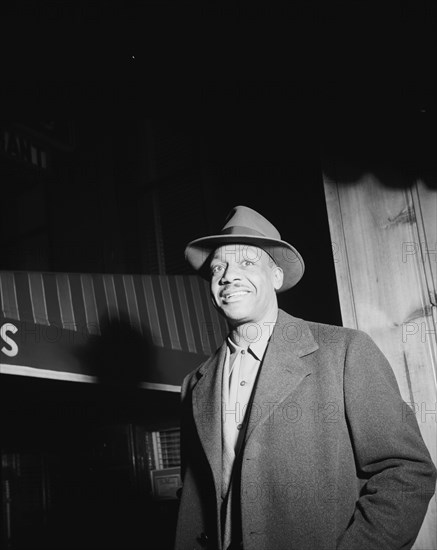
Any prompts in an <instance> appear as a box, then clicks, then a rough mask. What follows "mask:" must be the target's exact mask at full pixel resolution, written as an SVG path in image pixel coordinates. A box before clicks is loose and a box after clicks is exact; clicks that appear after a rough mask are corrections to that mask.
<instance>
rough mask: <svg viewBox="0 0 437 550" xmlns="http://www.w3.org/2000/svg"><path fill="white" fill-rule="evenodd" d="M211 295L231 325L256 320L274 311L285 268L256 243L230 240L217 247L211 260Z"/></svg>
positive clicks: (264, 317)
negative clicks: (251, 244)
mask: <svg viewBox="0 0 437 550" xmlns="http://www.w3.org/2000/svg"><path fill="white" fill-rule="evenodd" d="M210 270H211V280H210V284H211V295H212V299H213V302H214V305H215V306H216V308H217V309H218V310H219V311H220V312H221V313H222V314H223V315H224V316H225V317H226V318H227V320H228V321H229V323H230V324H231V325H232V326H238V325H241V324H243V323H249V322H250V323H256V322H260V321H262V320H263V319H267V318H269V316H270V314H272V315H273V313H274V312H276V308H277V299H276V292H275V290H278V289H279V288H281V286H282V282H283V272H282V269H281V268H280V267H278V266H277V265H276V264H275V263H274V262H273V260H272V258H271V257H270V256H269V255H268V254H267V252H265V251H264V250H262V249H261V248H258V247H256V246H250V245H244V244H227V245H224V246H221V247H220V248H217V249H216V250H215V252H214V254H213V257H212V260H211V263H210Z"/></svg>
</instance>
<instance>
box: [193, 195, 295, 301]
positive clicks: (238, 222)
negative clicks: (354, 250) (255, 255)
mask: <svg viewBox="0 0 437 550" xmlns="http://www.w3.org/2000/svg"><path fill="white" fill-rule="evenodd" d="M226 244H247V245H252V246H257V247H258V248H262V249H263V250H265V251H266V252H267V253H268V254H269V255H270V256H271V257H272V258H273V259H274V261H275V262H276V264H277V265H278V266H279V267H280V268H282V270H283V272H284V282H283V284H282V286H281V288H280V289H279V290H278V292H283V291H284V290H288V289H289V288H291V287H293V286H294V285H295V284H297V283H298V282H299V281H300V279H301V278H302V275H303V272H304V269H305V265H304V262H303V259H302V257H301V255H300V254H299V252H298V251H297V250H296V249H295V248H294V247H293V246H291V244H289V243H287V242H285V241H283V240H281V235H280V234H279V231H278V230H277V229H276V227H275V226H274V225H272V224H271V223H270V222H269V221H268V220H267V219H266V218H264V216H262V215H261V214H259V213H258V212H256V211H255V210H253V209H252V208H249V207H248V206H235V207H234V208H233V209H232V210H231V211H230V212H229V214H228V215H227V217H226V220H225V225H224V226H223V229H222V230H221V231H220V233H219V234H218V235H210V236H208V237H201V238H200V239H195V240H194V241H191V242H190V243H188V245H187V247H186V248H185V258H186V260H187V261H188V263H189V264H190V265H191V266H192V267H193V268H194V269H195V270H196V271H197V272H198V273H199V275H200V276H201V277H203V278H204V279H207V280H209V279H210V273H209V269H208V268H209V261H207V260H208V259H209V256H210V255H211V253H212V252H213V251H214V250H215V249H216V248H218V247H220V246H223V245H226Z"/></svg>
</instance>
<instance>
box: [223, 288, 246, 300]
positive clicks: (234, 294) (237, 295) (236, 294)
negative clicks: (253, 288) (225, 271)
mask: <svg viewBox="0 0 437 550" xmlns="http://www.w3.org/2000/svg"><path fill="white" fill-rule="evenodd" d="M246 294H249V291H248V290H236V291H235V292H226V293H224V294H222V299H223V300H225V301H228V300H230V299H232V298H240V297H241V296H245V295H246Z"/></svg>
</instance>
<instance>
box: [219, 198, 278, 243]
mask: <svg viewBox="0 0 437 550" xmlns="http://www.w3.org/2000/svg"><path fill="white" fill-rule="evenodd" d="M225 222H226V223H225V225H224V226H223V229H222V230H221V234H223V235H241V234H244V235H246V234H248V235H259V236H262V237H267V238H269V239H278V240H280V239H281V235H280V234H279V231H278V230H277V229H276V227H275V226H274V225H273V224H271V223H270V222H269V220H267V219H266V218H265V217H264V216H262V215H261V214H259V213H258V212H256V211H255V210H252V208H249V207H248V206H235V207H234V208H233V209H232V210H231V211H230V212H229V214H228V215H227V217H226V220H225Z"/></svg>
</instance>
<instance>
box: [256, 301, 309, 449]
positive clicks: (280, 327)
mask: <svg viewBox="0 0 437 550" xmlns="http://www.w3.org/2000/svg"><path fill="white" fill-rule="evenodd" d="M318 347H319V346H318V344H317V342H316V341H315V339H314V337H313V335H312V333H311V331H310V328H309V326H308V324H307V323H306V322H305V321H303V320H302V319H297V318H295V317H292V316H291V315H288V314H287V313H285V312H284V311H282V310H279V313H278V320H277V323H276V325H275V328H274V329H273V333H272V337H271V338H270V342H269V345H268V347H267V350H266V353H265V356H264V360H263V362H262V365H261V368H260V372H259V376H258V380H257V383H256V387H255V391H254V395H253V404H252V408H251V412H250V416H249V422H248V426H247V432H246V438H245V440H246V442H247V440H248V439H249V438H250V437H251V435H252V433H253V431H254V430H255V429H256V427H257V426H259V425H260V424H262V423H263V422H265V421H266V420H267V419H268V418H269V416H270V415H271V414H272V407H276V406H278V405H279V404H280V403H282V402H283V401H284V400H285V399H286V398H287V397H288V396H290V395H291V394H292V393H293V392H294V391H295V390H296V388H297V387H298V386H299V384H300V383H301V382H302V380H303V379H304V378H306V377H307V376H309V375H311V371H312V369H311V366H310V363H309V362H306V361H305V360H304V359H303V357H305V356H306V355H309V354H310V353H313V352H314V351H316V350H317V349H318Z"/></svg>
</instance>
